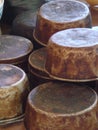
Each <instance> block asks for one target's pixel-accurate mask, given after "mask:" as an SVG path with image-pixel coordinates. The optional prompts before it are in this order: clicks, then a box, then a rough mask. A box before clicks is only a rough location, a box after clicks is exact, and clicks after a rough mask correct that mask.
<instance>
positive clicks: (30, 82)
mask: <svg viewBox="0 0 98 130" xmlns="http://www.w3.org/2000/svg"><path fill="white" fill-rule="evenodd" d="M7 2H9V3H11V1H10V0H7ZM30 2H31V1H30ZM68 2H69V3H70V4H68V6H69V7H70V5H71V7H73V6H74V7H75V11H77V12H76V13H78V15H79V13H81V16H83V18H82V20H81V19H78V20H77V19H75V20H73V21H71V22H69V21H67V22H64V21H63V20H65V19H64V12H63V11H65V10H66V8H64V6H66V3H68ZM74 2H76V3H74ZM17 3H18V2H14V1H13V2H12V5H11V6H12V7H11V8H13V7H15V6H14V4H17ZM79 4H80V9H81V10H82V12H81V11H80V12H79V8H78V7H77V5H79ZM24 5H25V4H24V3H23V5H22V4H19V8H18V7H15V8H14V13H15V15H14V17H13V20H12V19H11V20H8V22H9V21H10V22H11V23H10V28H11V29H10V32H9V30H8V33H6V32H3V30H2V26H0V27H1V33H0V130H3V129H4V128H5V126H6V128H7V125H12V124H16V123H17V122H23V124H24V128H20V129H19V130H87V129H88V130H97V129H98V96H97V92H96V91H95V88H96V84H97V81H96V80H94V81H90V80H89V82H86V81H82V82H81V80H80V81H79V80H72V81H71V80H67V79H66V80H65V81H62V80H59V79H57V78H52V77H50V76H49V74H48V73H47V72H46V71H45V63H46V58H47V57H46V56H47V46H48V40H49V39H50V37H51V36H52V35H53V34H54V33H56V32H59V31H61V30H65V29H69V28H92V16H91V13H90V6H91V5H93V6H95V5H96V1H93V2H92V1H90V0H87V1H84V0H54V1H51V0H50V1H49V2H48V1H47V2H46V3H42V5H40V7H39V8H38V7H37V9H36V10H35V12H34V11H33V10H32V9H31V6H30V4H29V6H27V7H28V8H29V7H30V8H29V9H27V7H26V6H25V8H24ZM57 5H58V6H57ZM48 6H50V7H49V8H48ZM52 6H53V7H52ZM60 6H62V8H61V10H59V7H60ZM71 7H70V8H71ZM18 9H19V10H18ZM48 9H50V10H48ZM51 9H52V11H51ZM68 10H69V8H68ZM68 10H67V11H68ZM83 11H84V14H82V13H83ZM20 12H21V13H20ZM69 13H71V12H70V10H69ZM51 14H52V15H53V16H55V17H54V18H56V22H54V21H55V20H54V19H53V17H52V15H51ZM4 15H5V12H4V14H3V16H2V19H1V24H2V23H3V22H6V19H5V17H4ZM16 15H17V16H16ZM48 16H49V17H48ZM58 16H59V18H58ZM65 16H67V15H65ZM70 16H72V14H70ZM26 18H27V19H26ZM49 18H50V19H49ZM73 19H74V18H73ZM60 20H62V22H61V23H60ZM70 20H71V18H70ZM65 21H66V20H65ZM73 22H74V24H73ZM5 34H6V35H5Z"/></svg>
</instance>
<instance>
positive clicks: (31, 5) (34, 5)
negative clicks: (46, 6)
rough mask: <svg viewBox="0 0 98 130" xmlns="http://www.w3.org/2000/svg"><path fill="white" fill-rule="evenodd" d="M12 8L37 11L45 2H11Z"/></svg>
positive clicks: (23, 0) (37, 0) (35, 0)
mask: <svg viewBox="0 0 98 130" xmlns="http://www.w3.org/2000/svg"><path fill="white" fill-rule="evenodd" d="M9 1H10V3H11V5H12V6H16V7H22V8H26V9H31V10H33V11H34V10H36V9H38V8H39V7H40V6H41V5H42V4H43V3H45V0H9Z"/></svg>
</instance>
